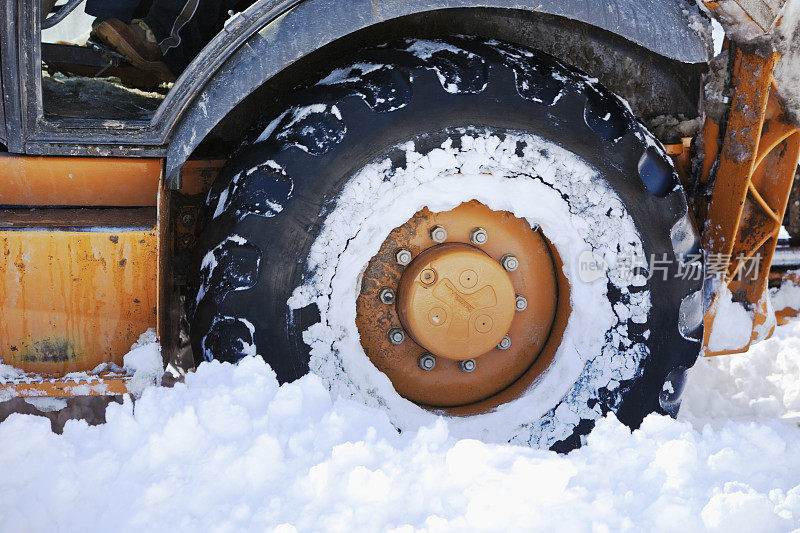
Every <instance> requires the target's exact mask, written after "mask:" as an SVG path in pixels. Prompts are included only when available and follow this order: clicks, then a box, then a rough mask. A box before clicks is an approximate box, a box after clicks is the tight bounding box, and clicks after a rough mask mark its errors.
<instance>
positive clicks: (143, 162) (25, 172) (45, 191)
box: [0, 154, 162, 207]
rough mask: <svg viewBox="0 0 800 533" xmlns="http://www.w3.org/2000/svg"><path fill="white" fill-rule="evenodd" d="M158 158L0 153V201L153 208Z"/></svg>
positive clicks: (7, 202) (22, 204) (7, 203)
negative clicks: (0, 181) (29, 155)
mask: <svg viewBox="0 0 800 533" xmlns="http://www.w3.org/2000/svg"><path fill="white" fill-rule="evenodd" d="M161 169H162V160H161V159H123V158H115V157H33V156H31V157H28V156H16V155H8V154H0V176H2V177H3V178H2V179H3V186H2V188H0V205H21V206H34V205H59V206H117V207H127V206H154V205H156V193H157V191H158V183H159V179H160V177H161Z"/></svg>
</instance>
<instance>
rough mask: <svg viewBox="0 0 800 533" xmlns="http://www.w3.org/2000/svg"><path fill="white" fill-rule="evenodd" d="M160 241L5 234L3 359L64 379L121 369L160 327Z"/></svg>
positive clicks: (134, 233) (108, 235)
mask: <svg viewBox="0 0 800 533" xmlns="http://www.w3.org/2000/svg"><path fill="white" fill-rule="evenodd" d="M157 261H158V235H157V229H156V220H155V218H153V220H152V229H147V230H131V231H126V230H124V229H121V230H119V231H59V230H43V231H42V230H40V231H36V230H20V231H0V274H1V275H2V281H0V313H2V317H3V319H2V321H0V357H2V359H3V362H4V363H6V364H11V365H13V366H15V367H17V368H19V369H21V370H23V371H25V372H30V373H34V374H42V375H49V376H57V375H61V374H63V373H66V372H73V371H89V370H92V369H93V368H95V367H96V366H97V365H99V364H101V363H105V362H114V363H116V364H119V365H121V364H122V356H123V355H124V354H126V353H127V352H128V351H129V349H130V347H131V344H132V343H133V342H135V341H136V339H137V338H138V337H139V335H140V334H141V333H143V332H144V331H145V330H147V329H148V328H151V327H156V323H157V322H156V306H157Z"/></svg>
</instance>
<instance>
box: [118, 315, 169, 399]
mask: <svg viewBox="0 0 800 533" xmlns="http://www.w3.org/2000/svg"><path fill="white" fill-rule="evenodd" d="M123 363H124V365H125V366H124V368H125V370H126V371H128V372H129V373H133V377H131V379H130V381H128V385H127V386H128V390H129V391H130V392H131V393H132V394H133V395H134V396H137V397H138V396H141V394H142V392H143V391H144V390H145V389H146V388H147V387H152V386H153V385H158V384H160V383H161V376H163V375H164V361H163V359H162V358H161V346H160V345H159V344H158V341H157V338H156V332H155V330H154V329H148V330H147V331H146V332H144V333H142V334H141V335H140V336H139V340H137V341H136V342H135V343H134V344H133V346H131V351H130V352H128V353H127V354H125V357H124V359H123Z"/></svg>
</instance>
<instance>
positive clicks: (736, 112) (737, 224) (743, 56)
mask: <svg viewBox="0 0 800 533" xmlns="http://www.w3.org/2000/svg"><path fill="white" fill-rule="evenodd" d="M778 59H779V56H778V54H771V55H770V56H768V57H766V58H764V57H760V56H757V55H754V54H748V53H745V52H743V51H741V50H737V51H736V58H735V63H734V70H733V84H734V91H733V99H732V102H731V108H730V111H729V115H728V121H727V127H726V130H725V136H724V138H723V141H722V147H721V151H720V154H719V165H718V167H717V172H716V177H715V185H714V191H713V194H712V197H711V202H710V204H709V207H708V220H707V222H706V226H705V231H704V233H703V247H704V249H705V250H706V252H707V254H708V256H707V257H708V260H707V264H709V261H712V260H716V261H718V262H722V261H725V262H726V263H725V268H722V269H720V273H719V274H720V280H719V281H720V285H721V286H722V285H724V286H727V287H728V289H730V292H731V293H732V295H733V299H734V301H736V302H741V303H743V304H744V305H745V306H746V307H748V308H749V309H750V310H751V311H752V312H754V313H755V320H754V322H753V331H752V334H751V338H750V342H748V343H747V344H746V345H744V346H741V347H736V349H728V350H720V351H715V352H711V351H709V350H708V349H706V351H705V353H706V355H723V354H729V353H740V352H744V351H746V350H747V349H748V348H749V346H750V344H751V343H752V342H753V341H755V340H756V339H757V338H758V337H759V335H760V336H761V337H764V336H765V335H764V334H765V333H766V334H767V335H769V334H771V332H764V331H761V330H762V329H763V328H762V326H763V325H764V324H766V323H769V322H771V318H772V317H769V316H768V315H767V313H768V312H769V311H768V307H767V305H766V300H765V298H764V296H765V291H766V289H767V281H768V280H767V277H768V275H769V269H770V265H771V263H772V255H773V253H774V251H775V246H776V244H777V240H778V233H779V231H780V228H781V222H782V220H783V215H784V212H785V210H786V204H787V202H788V199H789V192H790V189H791V185H792V179H793V177H794V172H795V168H796V167H797V162H798V156H800V132H798V129H797V128H796V127H795V126H794V125H793V124H792V122H791V121H790V120H789V119H788V118H787V117H786V116H785V114H784V113H783V110H782V107H781V102H780V99H779V97H778V95H777V93H776V91H775V88H774V85H773V78H772V72H773V69H774V67H775V65H776V63H777V61H778ZM727 262H729V263H727ZM717 266H719V265H717ZM718 300H719V292H717V294H716V295H715V297H714V299H713V301H712V302H711V305H710V306H709V308H708V311H707V313H706V316H705V321H704V324H705V338H704V347H706V348H707V347H708V344H709V340H710V335H711V332H712V331H713V329H714V327H715V318H716V310H717V307H718V304H719V301H718Z"/></svg>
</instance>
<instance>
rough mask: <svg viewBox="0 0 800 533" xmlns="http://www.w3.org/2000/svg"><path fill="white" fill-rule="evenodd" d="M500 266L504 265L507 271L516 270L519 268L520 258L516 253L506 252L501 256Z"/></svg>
mask: <svg viewBox="0 0 800 533" xmlns="http://www.w3.org/2000/svg"><path fill="white" fill-rule="evenodd" d="M500 266H502V267H503V268H504V269H505V270H506V272H514V271H515V270H516V269H518V268H519V259H517V257H516V256H515V255H514V254H506V255H504V256H503V257H501V258H500Z"/></svg>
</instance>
